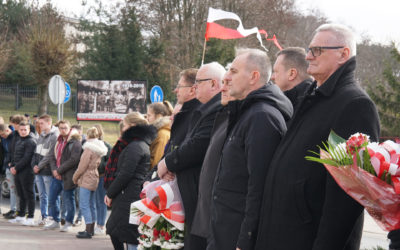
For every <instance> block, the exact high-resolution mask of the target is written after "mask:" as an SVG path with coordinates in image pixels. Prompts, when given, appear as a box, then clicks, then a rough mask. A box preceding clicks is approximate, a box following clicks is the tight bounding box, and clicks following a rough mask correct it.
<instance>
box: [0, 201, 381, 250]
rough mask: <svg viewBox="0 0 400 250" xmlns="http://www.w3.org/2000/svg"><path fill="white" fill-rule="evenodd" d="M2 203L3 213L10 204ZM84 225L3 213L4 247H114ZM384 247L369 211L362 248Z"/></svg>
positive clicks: (0, 243)
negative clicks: (43, 224) (86, 234)
mask: <svg viewBox="0 0 400 250" xmlns="http://www.w3.org/2000/svg"><path fill="white" fill-rule="evenodd" d="M5 203H7V201H5V202H4V199H3V203H2V204H1V206H0V207H1V211H2V212H3V213H5V212H7V211H8V206H7V205H6V204H5ZM39 216H40V209H39V208H38V207H37V208H36V210H35V219H36V220H37V219H39ZM83 230H84V225H81V226H79V227H72V230H71V232H68V233H63V232H59V231H47V230H43V229H42V228H40V227H26V226H22V225H18V224H11V223H9V222H8V221H7V220H5V219H4V218H3V216H2V215H1V216H0V246H1V249H7V250H25V249H30V250H39V249H43V250H53V249H55V250H71V249H73V250H80V249H96V250H97V249H99V250H102V249H113V247H112V244H111V240H110V238H109V237H108V236H106V235H95V236H94V237H93V238H92V239H77V238H76V237H75V234H76V233H77V232H78V231H83ZM377 246H380V247H382V248H383V249H388V246H389V241H388V240H387V232H385V231H383V230H382V229H380V228H379V226H378V225H377V224H376V223H375V221H374V220H373V219H372V218H371V217H370V216H369V215H368V213H367V212H365V219H364V232H363V236H362V240H361V248H360V249H361V250H372V249H374V248H375V247H377Z"/></svg>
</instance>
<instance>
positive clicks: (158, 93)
mask: <svg viewBox="0 0 400 250" xmlns="http://www.w3.org/2000/svg"><path fill="white" fill-rule="evenodd" d="M150 100H151V103H154V102H162V101H163V100H164V93H163V91H162V89H161V87H160V86H158V85H154V87H152V88H151V91H150Z"/></svg>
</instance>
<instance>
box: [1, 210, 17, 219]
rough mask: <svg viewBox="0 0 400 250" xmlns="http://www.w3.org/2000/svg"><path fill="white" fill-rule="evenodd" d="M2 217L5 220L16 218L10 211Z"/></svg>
mask: <svg viewBox="0 0 400 250" xmlns="http://www.w3.org/2000/svg"><path fill="white" fill-rule="evenodd" d="M3 216H4V218H6V219H15V217H17V212H15V211H13V210H10V211H9V212H8V213H6V214H3Z"/></svg>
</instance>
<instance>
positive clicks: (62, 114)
mask: <svg viewBox="0 0 400 250" xmlns="http://www.w3.org/2000/svg"><path fill="white" fill-rule="evenodd" d="M61 120H64V103H62V104H61Z"/></svg>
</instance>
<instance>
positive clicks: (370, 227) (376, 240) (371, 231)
mask: <svg viewBox="0 0 400 250" xmlns="http://www.w3.org/2000/svg"><path fill="white" fill-rule="evenodd" d="M387 234H388V232H386V231H383V230H382V229H381V228H380V227H379V226H378V225H377V224H376V222H375V221H374V220H373V219H372V218H371V216H369V214H368V213H367V212H366V211H364V231H363V236H362V239H361V248H360V249H362V250H364V249H368V250H372V249H373V248H374V247H377V246H380V247H383V248H384V249H388V247H389V240H388V239H387Z"/></svg>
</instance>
